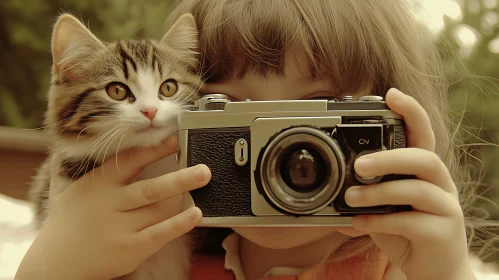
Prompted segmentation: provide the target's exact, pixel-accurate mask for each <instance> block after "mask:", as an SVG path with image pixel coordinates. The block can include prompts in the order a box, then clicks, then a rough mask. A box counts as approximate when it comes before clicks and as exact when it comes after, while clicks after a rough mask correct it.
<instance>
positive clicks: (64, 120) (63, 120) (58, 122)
mask: <svg viewBox="0 0 499 280" xmlns="http://www.w3.org/2000/svg"><path fill="white" fill-rule="evenodd" d="M70 119H71V117H69V118H65V119H62V120H60V121H56V122H55V123H51V124H49V125H46V126H41V127H35V128H27V129H26V130H43V129H45V128H48V127H51V126H54V125H58V124H61V123H65V122H67V121H69V120H70Z"/></svg>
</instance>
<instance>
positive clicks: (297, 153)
mask: <svg viewBox="0 0 499 280" xmlns="http://www.w3.org/2000/svg"><path fill="white" fill-rule="evenodd" d="M281 176H282V179H283V181H284V183H286V185H288V186H289V187H290V188H291V189H293V190H295V191H297V192H310V191H313V190H315V189H317V188H318V187H320V186H321V185H324V182H325V180H326V179H327V173H326V162H325V161H324V158H323V157H322V156H321V155H320V153H318V152H317V151H316V150H315V149H313V148H312V147H307V146H305V145H299V146H298V147H294V148H291V149H290V150H289V151H288V152H287V153H285V154H284V156H283V159H282V163H281Z"/></svg>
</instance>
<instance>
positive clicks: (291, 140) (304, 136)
mask: <svg viewBox="0 0 499 280" xmlns="http://www.w3.org/2000/svg"><path fill="white" fill-rule="evenodd" d="M299 143H304V144H306V145H307V146H309V147H313V149H315V150H316V152H318V153H319V154H320V155H321V156H322V157H323V159H324V161H325V162H326V165H327V166H326V168H327V176H326V177H327V181H326V182H325V184H324V185H323V186H321V188H319V189H317V190H315V191H313V192H309V193H305V194H304V193H298V192H295V191H293V190H292V188H290V187H289V186H287V184H286V183H285V182H284V180H283V178H282V176H281V172H280V166H281V160H282V158H283V156H284V155H283V153H284V152H287V151H289V150H290V147H292V146H296V144H299ZM260 175H261V182H262V186H263V190H264V191H265V194H266V195H267V197H268V198H269V199H270V200H271V201H272V203H274V205H275V206H277V207H279V208H280V209H282V210H284V211H286V212H289V213H293V214H300V215H307V214H312V213H315V212H317V211H320V210H321V209H323V208H324V207H326V206H327V205H329V204H330V203H331V202H332V201H333V200H334V198H335V197H336V196H337V195H338V193H339V191H340V190H341V187H342V186H343V182H344V180H345V160H344V156H343V153H342V151H341V149H340V147H339V145H338V144H337V143H336V142H335V141H334V140H333V139H331V138H330V137H329V136H328V135H327V134H325V133H324V132H322V131H320V130H318V129H315V128H311V127H295V128H291V129H288V130H286V131H284V132H282V133H281V134H279V135H278V136H277V137H275V138H274V139H273V140H272V141H271V142H270V143H269V145H268V146H267V149H266V150H265V152H264V154H263V157H262V162H261V164H260Z"/></svg>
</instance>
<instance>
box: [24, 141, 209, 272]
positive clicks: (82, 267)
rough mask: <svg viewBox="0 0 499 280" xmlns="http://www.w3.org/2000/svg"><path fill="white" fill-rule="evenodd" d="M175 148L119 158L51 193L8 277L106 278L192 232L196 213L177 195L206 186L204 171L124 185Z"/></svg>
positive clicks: (129, 269) (198, 216) (198, 214)
mask: <svg viewBox="0 0 499 280" xmlns="http://www.w3.org/2000/svg"><path fill="white" fill-rule="evenodd" d="M175 150H176V142H175V140H174V138H173V137H172V138H170V139H169V141H166V143H164V144H162V145H160V146H158V147H154V148H138V149H133V150H131V151H126V152H122V153H120V154H118V156H117V157H113V158H111V159H109V160H108V161H106V162H105V163H104V164H103V165H102V166H101V167H98V168H96V169H94V170H93V171H91V172H89V173H87V174H86V175H85V176H84V177H82V178H80V179H79V180H78V181H76V182H74V183H73V184H72V185H71V186H70V187H69V188H68V189H66V190H64V191H63V192H62V193H55V192H51V194H50V195H51V197H50V210H49V217H48V219H47V221H46V224H45V225H44V227H43V228H42V230H41V232H40V234H39V236H38V237H37V239H36V240H35V242H34V243H33V245H32V246H31V248H30V249H29V251H28V253H27V254H26V256H25V258H24V260H23V262H22V264H21V266H20V268H19V270H18V274H17V276H16V279H35V278H36V279H53V280H55V279H111V278H114V277H118V276H121V275H124V274H127V273H130V272H132V271H133V270H135V269H136V268H137V267H138V266H139V265H140V264H141V263H142V262H143V261H144V260H145V259H147V258H148V257H149V256H151V255H152V254H153V253H155V252H156V251H158V250H159V249H161V247H163V246H164V245H165V244H166V243H167V242H169V241H171V240H173V239H175V238H177V237H178V236H180V235H182V234H184V233H186V232H188V231H190V230H191V229H193V228H194V227H195V226H196V225H197V223H198V222H199V221H200V219H201V211H200V210H199V208H190V209H189V210H186V211H185V212H182V213H180V212H181V210H182V199H181V195H179V194H182V193H183V192H187V191H190V190H193V189H196V188H199V187H202V186H204V185H205V184H207V183H208V181H209V180H210V176H211V174H210V171H209V169H208V167H207V166H205V165H200V166H195V167H191V168H186V169H183V170H179V171H177V172H173V173H170V174H166V175H163V176H160V177H157V178H154V179H149V180H144V181H139V182H135V183H131V180H132V178H133V177H134V176H136V175H137V174H138V173H140V171H141V170H142V169H143V168H144V167H146V166H147V165H149V164H151V163H153V162H155V161H157V160H159V159H161V158H164V157H166V156H168V155H170V154H172V153H173V152H174V151H175ZM52 162H53V163H54V162H56V161H55V160H53V161H52ZM52 167H54V169H53V170H52V172H54V174H57V173H56V172H57V168H56V166H54V164H53V165H52ZM168 198H171V199H168ZM179 213H180V214H179ZM177 214H178V215H177ZM34 273H36V277H35V278H32V277H28V275H34Z"/></svg>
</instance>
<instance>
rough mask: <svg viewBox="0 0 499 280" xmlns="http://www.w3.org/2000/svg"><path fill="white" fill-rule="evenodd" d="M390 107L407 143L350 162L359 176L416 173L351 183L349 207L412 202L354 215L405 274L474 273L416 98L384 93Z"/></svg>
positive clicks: (452, 189)
mask: <svg viewBox="0 0 499 280" xmlns="http://www.w3.org/2000/svg"><path fill="white" fill-rule="evenodd" d="M386 102H387V104H388V106H389V107H390V109H391V110H393V111H394V112H396V113H398V114H400V115H402V116H403V117H404V120H405V123H406V128H407V133H408V146H409V148H406V149H395V150H389V151H382V152H378V153H374V154H369V155H365V156H363V157H361V158H359V159H358V160H357V161H356V162H355V171H356V172H357V173H358V174H359V175H360V176H366V177H371V176H381V175H387V174H407V175H414V176H415V177H416V178H417V179H412V180H403V181H392V182H384V183H379V184H375V185H369V186H360V187H353V188H350V189H349V190H348V191H347V192H346V195H345V199H346V202H347V203H348V204H349V205H350V206H353V207H359V206H377V205H384V204H395V205H403V204H408V205H412V207H413V211H410V212H401V213H394V214H384V215H364V216H357V217H354V218H353V227H354V228H356V229H358V230H360V231H361V232H364V233H368V234H369V235H370V236H371V237H372V239H373V240H374V242H375V243H376V245H377V246H378V247H379V248H380V249H381V250H382V251H383V252H384V253H385V254H386V255H387V256H388V257H389V259H390V261H391V262H392V263H393V264H395V265H397V266H398V267H399V268H400V269H401V270H402V272H404V274H405V275H406V276H407V278H408V279H442V280H446V279H474V275H473V272H472V270H471V267H470V264H469V261H468V250H467V246H466V233H465V227H464V218H463V213H462V209H461V207H460V205H459V200H458V193H457V189H456V186H455V184H454V182H453V181H452V178H451V176H450V174H449V171H448V170H447V168H446V166H445V165H444V163H443V162H442V161H441V160H440V158H439V157H438V156H437V155H436V154H435V153H434V150H435V138H434V134H433V130H432V128H431V124H430V120H429V118H428V115H427V114H426V112H425V111H424V109H423V108H422V107H421V106H420V105H419V103H418V102H417V101H416V100H415V99H413V98H412V97H410V96H407V95H404V94H403V93H401V92H400V91H398V90H395V89H391V90H390V91H388V93H387V96H386Z"/></svg>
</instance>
